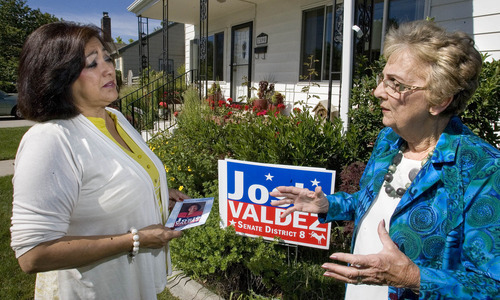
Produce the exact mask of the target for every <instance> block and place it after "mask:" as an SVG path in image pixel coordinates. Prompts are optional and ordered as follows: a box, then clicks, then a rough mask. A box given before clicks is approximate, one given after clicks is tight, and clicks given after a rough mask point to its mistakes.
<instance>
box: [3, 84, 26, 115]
mask: <svg viewBox="0 0 500 300" xmlns="http://www.w3.org/2000/svg"><path fill="white" fill-rule="evenodd" d="M0 116H13V117H15V118H16V119H21V118H22V115H21V112H19V110H18V109H17V94H7V93H6V92H4V91H2V90H0Z"/></svg>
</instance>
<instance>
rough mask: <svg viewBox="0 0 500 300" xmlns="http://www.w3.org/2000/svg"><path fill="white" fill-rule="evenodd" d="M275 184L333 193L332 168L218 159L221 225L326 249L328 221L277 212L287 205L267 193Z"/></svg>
mask: <svg viewBox="0 0 500 300" xmlns="http://www.w3.org/2000/svg"><path fill="white" fill-rule="evenodd" d="M278 186H296V187H301V188H308V189H309V190H314V189H315V188H316V187H317V186H321V188H322V189H323V192H325V193H327V194H328V193H333V192H334V187H335V171H331V170H326V169H323V168H311V167H297V166H287V165H273V164H264V163H255V162H248V161H238V160H232V159H226V160H219V213H220V216H221V220H222V221H221V226H222V227H223V228H225V227H227V226H233V227H234V229H235V231H236V233H237V234H240V235H244V236H250V237H257V236H261V237H263V238H264V239H268V240H273V239H274V238H275V237H280V238H281V239H282V240H283V241H284V242H286V243H289V244H295V245H301V246H307V247H313V248H320V249H328V247H329V245H330V228H331V224H330V223H327V224H321V223H319V221H318V216H317V215H316V214H312V213H305V212H294V213H293V214H291V215H288V216H287V217H286V218H281V214H282V213H283V212H284V211H285V210H286V208H288V207H289V206H291V204H287V205H282V206H279V207H275V206H272V205H271V201H272V200H277V198H274V197H271V196H270V195H269V193H270V192H271V191H273V190H274V189H275V188H276V187H278Z"/></svg>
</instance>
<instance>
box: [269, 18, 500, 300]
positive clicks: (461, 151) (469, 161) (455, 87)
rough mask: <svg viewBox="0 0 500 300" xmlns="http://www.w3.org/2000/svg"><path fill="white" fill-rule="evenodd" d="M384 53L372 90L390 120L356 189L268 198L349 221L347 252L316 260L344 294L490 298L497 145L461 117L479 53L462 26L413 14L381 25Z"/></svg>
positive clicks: (496, 258) (284, 192)
mask: <svg viewBox="0 0 500 300" xmlns="http://www.w3.org/2000/svg"><path fill="white" fill-rule="evenodd" d="M384 56H385V58H386V60H387V63H386V65H385V67H384V70H383V73H382V74H380V76H379V77H378V85H377V87H376V89H375V90H374V95H375V96H376V97H377V98H379V99H380V106H381V108H382V114H383V119H382V122H383V123H384V125H385V126H387V127H386V128H384V129H382V131H381V132H380V134H379V136H378V138H377V141H376V143H375V146H374V149H373V152H372V154H371V157H370V160H369V161H368V164H367V166H366V168H365V171H364V173H363V176H362V178H361V180H360V190H359V191H358V192H356V193H353V194H347V193H343V192H339V193H335V194H333V195H328V196H327V195H325V194H323V192H322V190H321V187H318V188H316V190H315V191H309V190H308V189H301V188H296V187H278V188H277V189H278V191H277V192H272V193H271V196H273V197H280V200H276V201H274V202H272V204H273V205H286V204H293V206H290V207H289V208H287V210H286V211H285V213H284V214H283V216H286V215H288V214H291V213H293V212H295V211H305V212H311V213H317V214H318V217H319V221H320V222H331V221H333V220H354V226H355V230H354V236H353V243H352V252H353V253H352V254H348V253H333V254H332V255H331V256H330V258H331V259H333V260H335V261H336V262H328V263H325V264H323V265H322V267H323V268H324V269H325V274H324V275H325V276H329V277H332V278H335V279H338V280H340V281H343V282H345V283H347V289H346V297H345V298H346V299H370V300H374V299H418V298H420V299H498V295H500V236H499V233H500V201H499V199H500V151H499V150H498V149H496V148H495V147H494V146H492V145H490V144H488V143H487V142H485V141H484V140H482V139H480V138H479V137H478V136H477V135H475V134H474V133H473V132H472V131H471V130H470V129H469V128H467V127H466V126H465V125H464V124H463V123H462V122H461V120H460V119H459V117H458V114H459V113H461V112H462V111H463V110H464V108H465V106H466V104H467V101H468V100H469V99H470V98H471V97H472V95H473V94H474V91H475V90H476V88H477V86H478V77H479V73H480V70H481V55H480V54H479V52H478V51H477V50H476V49H475V48H474V41H473V40H472V39H471V38H470V37H469V36H467V35H466V34H465V33H463V32H447V31H445V30H444V29H443V28H440V27H439V26H437V25H436V24H434V23H433V22H431V21H417V22H411V23H405V24H401V25H400V27H399V28H397V29H396V28H392V29H391V30H390V31H389V32H388V33H387V36H386V40H385V43H384ZM281 197H282V198H281ZM346 263H347V265H346Z"/></svg>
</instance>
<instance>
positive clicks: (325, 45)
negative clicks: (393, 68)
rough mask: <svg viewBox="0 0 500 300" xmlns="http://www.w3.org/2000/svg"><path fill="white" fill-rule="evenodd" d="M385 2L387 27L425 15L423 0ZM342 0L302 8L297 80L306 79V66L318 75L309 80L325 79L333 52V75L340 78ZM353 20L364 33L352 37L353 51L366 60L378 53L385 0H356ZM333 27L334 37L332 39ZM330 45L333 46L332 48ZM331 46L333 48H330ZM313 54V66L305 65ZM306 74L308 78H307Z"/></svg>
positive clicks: (381, 35)
mask: <svg viewBox="0 0 500 300" xmlns="http://www.w3.org/2000/svg"><path fill="white" fill-rule="evenodd" d="M385 1H386V2H388V4H389V5H388V16H387V20H386V21H385V22H386V28H387V29H388V28H390V27H391V26H394V25H395V26H397V25H398V24H401V23H403V22H409V21H414V20H421V19H423V18H424V7H425V0H385ZM343 2H344V1H342V0H336V1H335V2H334V5H333V6H332V5H330V6H320V7H316V8H312V9H308V10H305V11H303V13H302V40H301V57H300V59H301V61H300V80H308V76H309V73H310V71H309V69H310V68H312V69H314V71H315V72H316V74H317V75H315V76H313V77H312V80H328V79H329V74H328V73H329V71H330V53H332V55H333V57H332V60H331V61H332V78H333V79H335V80H338V79H340V72H341V63H342V39H343V32H342V31H343V11H344V6H343V4H344V3H343ZM355 3H356V12H355V13H356V15H355V17H354V18H355V23H356V25H358V26H359V27H361V29H362V32H363V35H362V36H361V37H356V35H355V36H354V37H355V48H354V51H355V55H356V56H359V55H363V56H365V57H366V58H367V59H368V61H369V62H371V61H374V60H377V59H378V58H379V56H380V52H381V46H382V39H383V36H384V34H383V33H382V27H383V21H384V20H383V12H384V0H356V2H355ZM332 30H333V40H332ZM332 47H333V49H331V48H332ZM331 50H333V51H332V52H330V51H331ZM310 57H313V60H315V61H314V62H313V65H312V66H308V65H305V64H308V63H309V62H310ZM306 78H307V79H306Z"/></svg>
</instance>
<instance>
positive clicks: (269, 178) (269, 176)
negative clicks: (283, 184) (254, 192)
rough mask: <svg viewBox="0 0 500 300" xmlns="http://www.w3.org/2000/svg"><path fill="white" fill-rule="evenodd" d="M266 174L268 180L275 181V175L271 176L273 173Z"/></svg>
mask: <svg viewBox="0 0 500 300" xmlns="http://www.w3.org/2000/svg"><path fill="white" fill-rule="evenodd" d="M265 176H266V181H268V180H271V181H273V177H274V176H271V173H269V174H267V175H265Z"/></svg>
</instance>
